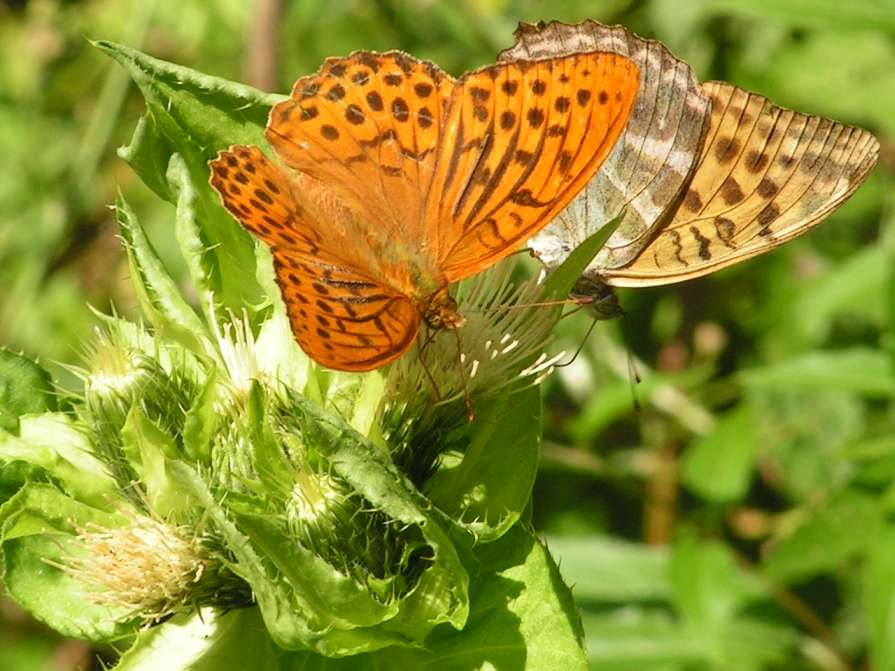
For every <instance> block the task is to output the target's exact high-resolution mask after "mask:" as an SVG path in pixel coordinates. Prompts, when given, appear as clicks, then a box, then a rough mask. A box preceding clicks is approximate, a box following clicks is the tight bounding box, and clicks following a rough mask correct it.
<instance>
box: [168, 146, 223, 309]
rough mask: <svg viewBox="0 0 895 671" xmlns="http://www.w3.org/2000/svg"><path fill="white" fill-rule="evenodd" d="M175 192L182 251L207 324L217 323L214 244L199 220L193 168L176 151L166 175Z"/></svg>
mask: <svg viewBox="0 0 895 671" xmlns="http://www.w3.org/2000/svg"><path fill="white" fill-rule="evenodd" d="M165 177H166V179H167V182H168V185H169V186H170V187H171V194H172V196H173V197H174V198H175V204H176V206H177V210H176V215H175V218H174V233H175V235H176V236H177V244H178V245H179V246H180V253H181V254H182V255H183V258H184V260H185V261H186V267H187V269H188V270H189V273H190V278H191V279H192V281H193V286H194V287H195V288H196V295H197V296H198V299H199V306H200V308H201V310H202V314H203V315H204V317H205V323H206V324H213V323H214V322H215V318H216V315H215V300H214V290H215V287H216V286H218V285H219V282H217V281H216V279H215V273H217V265H216V258H215V256H214V254H213V253H212V247H211V244H210V242H209V240H208V239H207V236H206V235H205V233H204V231H203V229H202V227H201V226H200V225H199V222H198V220H197V216H198V215H197V212H196V208H197V207H198V202H197V200H198V198H199V196H198V194H197V192H196V189H195V187H194V186H193V182H192V179H191V177H190V172H189V168H187V165H186V162H185V161H184V160H183V157H182V156H181V155H180V154H176V153H175V154H172V155H171V160H170V161H169V163H168V171H167V173H166V174H165Z"/></svg>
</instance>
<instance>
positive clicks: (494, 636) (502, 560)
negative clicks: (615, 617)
mask: <svg viewBox="0 0 895 671" xmlns="http://www.w3.org/2000/svg"><path fill="white" fill-rule="evenodd" d="M478 557H479V561H480V562H481V573H480V575H479V576H478V577H477V578H476V579H475V580H474V581H473V583H472V585H471V586H470V595H471V599H472V601H471V603H470V616H469V622H468V623H467V624H466V627H465V628H464V629H463V631H454V630H452V629H450V628H448V627H441V628H440V629H438V630H436V631H434V632H433V633H432V635H431V636H429V638H428V639H426V649H425V650H423V651H414V650H399V649H389V650H382V651H380V652H378V653H375V654H374V656H373V657H374V659H375V660H376V663H377V664H376V666H377V668H381V669H420V670H421V671H477V670H481V669H507V670H509V669H513V670H514V671H515V670H516V669H520V670H522V669H529V670H531V671H541V670H542V669H543V670H546V669H563V670H564V671H584V670H585V669H587V660H586V658H585V653H584V650H583V631H582V629H581V622H580V619H579V615H578V612H577V610H576V609H575V605H574V604H573V603H572V598H571V593H570V591H569V588H568V587H566V585H565V584H564V583H563V581H562V578H561V576H560V574H559V570H558V569H557V566H556V564H555V563H554V561H553V559H552V558H551V557H550V554H549V553H548V552H547V550H546V549H545V548H544V546H543V545H541V544H540V543H538V542H537V541H536V540H535V539H534V538H533V537H532V536H531V535H530V533H529V532H527V531H525V530H524V529H522V527H521V526H519V525H517V526H515V527H513V529H512V530H510V531H509V532H508V533H507V534H505V535H504V536H503V537H502V538H501V539H500V540H499V541H496V542H494V543H488V544H485V545H482V546H480V550H479V552H478Z"/></svg>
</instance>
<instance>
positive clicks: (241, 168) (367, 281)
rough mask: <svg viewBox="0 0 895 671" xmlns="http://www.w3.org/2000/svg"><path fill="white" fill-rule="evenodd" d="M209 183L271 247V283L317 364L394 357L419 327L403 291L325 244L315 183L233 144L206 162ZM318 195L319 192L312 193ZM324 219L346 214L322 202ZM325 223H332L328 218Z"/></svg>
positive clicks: (357, 367) (371, 362)
mask: <svg viewBox="0 0 895 671" xmlns="http://www.w3.org/2000/svg"><path fill="white" fill-rule="evenodd" d="M210 167H211V171H212V176H211V183H212V185H213V186H214V187H215V189H216V190H217V191H218V193H219V194H220V195H221V200H222V201H223V203H224V206H225V207H226V208H227V209H228V210H229V211H230V212H231V214H233V216H234V217H236V219H237V220H238V221H239V222H240V223H241V224H242V225H243V227H245V228H246V229H247V230H249V231H251V232H252V233H253V234H255V235H256V236H257V237H258V238H259V239H260V240H262V241H263V242H264V243H266V244H267V245H268V246H269V247H270V248H271V252H272V253H273V257H274V267H275V271H276V279H277V285H278V286H279V287H280V291H281V294H282V297H283V301H284V303H285V305H286V310H287V313H288V315H289V320H290V323H291V326H292V331H293V333H294V334H295V337H296V340H297V341H298V343H299V345H300V346H301V348H302V349H303V350H304V351H305V352H306V353H307V354H308V355H309V356H311V358H313V359H314V360H315V361H317V362H318V363H321V364H323V365H324V366H327V367H328V368H335V369H338V370H350V371H363V370H370V369H372V368H378V367H379V366H382V365H384V364H385V363H388V362H389V361H391V360H393V359H395V358H397V357H398V356H400V355H401V354H402V353H403V352H404V351H405V350H406V349H407V348H408V347H409V346H410V344H411V343H412V342H413V339H414V337H415V336H416V333H417V331H418V330H419V323H420V316H419V310H418V309H417V308H416V306H415V305H414V304H413V302H412V301H411V300H410V299H408V298H407V297H406V296H405V295H403V294H402V293H401V292H399V291H397V290H396V289H394V288H392V287H390V286H387V285H385V284H383V283H381V282H379V281H376V280H375V279H372V278H371V277H370V276H369V275H368V274H365V273H364V272H363V271H362V270H359V269H357V268H352V267H350V266H347V265H345V263H344V262H343V261H342V260H341V259H342V258H343V257H344V256H345V254H344V250H332V249H328V248H327V246H326V245H327V242H330V243H331V240H332V239H327V238H326V237H324V236H323V235H321V233H320V231H319V230H318V229H319V228H320V225H319V224H318V223H317V222H318V217H319V216H320V213H319V212H317V211H315V210H316V209H317V208H318V207H325V206H326V204H327V203H326V202H325V201H323V200H322V199H321V200H318V201H317V202H316V203H315V202H314V201H311V200H309V196H310V195H313V194H315V189H313V188H311V187H312V186H313V185H312V184H308V185H306V186H307V188H306V189H304V190H303V195H304V197H305V202H304V203H303V204H300V203H299V201H298V199H297V195H298V194H296V193H295V191H294V189H295V186H296V185H297V184H299V183H300V182H297V181H296V178H294V177H289V176H287V175H285V174H284V173H283V171H282V170H280V169H279V168H278V167H277V166H276V165H275V164H273V163H272V162H271V161H270V160H269V159H267V158H266V157H265V156H264V154H263V153H262V152H261V150H260V149H258V148H257V147H239V146H236V147H232V148H231V149H230V150H228V151H225V152H221V153H220V154H219V155H218V158H217V159H215V160H214V161H212V162H211V163H210ZM316 195H319V194H316ZM325 212H326V214H328V215H329V217H330V218H336V217H338V216H340V215H341V216H345V214H346V213H345V212H344V211H341V210H338V209H335V208H332V207H330V208H328V209H326V210H325ZM330 223H331V224H332V223H333V222H330Z"/></svg>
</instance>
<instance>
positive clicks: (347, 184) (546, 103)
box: [210, 52, 639, 371]
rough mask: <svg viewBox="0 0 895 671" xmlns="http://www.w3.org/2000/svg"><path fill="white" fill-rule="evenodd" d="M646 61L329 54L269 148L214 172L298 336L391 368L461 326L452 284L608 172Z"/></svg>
mask: <svg viewBox="0 0 895 671" xmlns="http://www.w3.org/2000/svg"><path fill="white" fill-rule="evenodd" d="M638 86H639V76H638V71H637V67H636V65H634V63H633V62H632V61H630V60H629V59H627V58H625V57H624V56H619V55H614V54H607V53H604V52H589V53H580V54H573V55H569V56H564V57H561V58H550V59H542V60H526V61H520V62H515V63H501V64H496V65H492V66H487V67H485V68H481V69H479V70H476V71H473V72H469V73H467V74H465V75H463V76H462V77H461V78H459V79H454V78H452V77H450V76H449V75H447V74H445V73H444V72H442V71H441V70H439V69H438V68H437V67H436V66H434V65H433V64H431V63H427V62H424V61H419V60H417V59H415V58H412V57H410V56H408V55H406V54H402V53H400V52H388V53H385V54H376V53H372V52H358V53H355V54H352V55H351V56H349V57H347V58H337V59H328V60H327V61H326V62H325V63H324V65H323V67H322V68H321V70H320V71H319V72H318V73H317V74H316V75H311V76H309V77H303V78H301V79H299V80H298V81H297V82H296V84H295V86H294V88H293V91H292V95H291V97H290V98H288V99H287V100H284V101H283V102H281V103H279V104H277V105H275V106H274V107H273V109H272V110H271V112H270V118H269V122H268V127H267V130H266V133H265V134H266V137H267V140H268V142H269V143H270V145H271V147H272V148H273V149H274V152H275V153H276V155H277V157H278V159H280V161H282V162H283V163H285V164H286V166H288V169H285V168H282V167H280V166H279V165H278V164H277V163H275V162H273V161H271V160H270V159H268V158H267V157H266V156H265V155H264V153H263V152H262V151H261V150H260V149H258V148H257V147H232V148H231V149H230V150H229V151H226V152H222V153H221V154H220V155H219V156H218V158H217V159H215V160H214V161H212V162H211V163H210V166H211V168H212V177H211V183H212V185H213V187H214V188H215V189H216V190H217V191H218V193H219V194H220V195H221V199H222V202H223V204H224V206H225V207H226V208H227V209H228V210H229V211H230V212H231V213H232V214H233V215H234V217H235V218H236V219H237V220H238V221H239V222H240V223H241V224H242V225H243V226H244V227H245V228H247V229H248V230H249V231H251V232H252V233H253V234H254V235H256V236H257V237H258V238H259V239H261V240H262V241H263V242H264V243H266V244H267V245H268V246H269V247H270V249H271V252H272V254H273V258H274V267H275V270H276V279H277V283H278V285H279V287H280V290H281V293H282V297H283V300H284V303H285V305H286V309H287V312H288V314H289V318H290V322H291V325H292V330H293V333H294V334H295V336H296V339H297V340H298V343H299V345H300V346H301V347H302V348H303V349H304V350H305V352H307V353H308V354H309V355H310V356H311V357H312V358H313V359H314V360H316V361H317V362H319V363H321V364H323V365H325V366H327V367H330V368H335V369H339V370H349V371H364V370H371V369H374V368H378V367H379V366H382V365H385V364H386V363H388V362H390V361H392V360H394V359H395V358H397V357H398V356H400V355H401V354H402V353H403V352H404V351H406V350H407V349H408V348H409V347H410V345H411V344H412V343H413V340H414V339H415V337H416V334H417V332H418V330H419V328H420V325H421V324H422V323H423V322H425V323H427V324H428V325H429V326H431V327H433V328H441V329H449V330H453V329H457V328H460V327H462V326H463V324H464V323H465V319H464V317H463V315H462V314H460V312H459V310H458V307H457V304H456V302H455V301H454V299H453V298H452V297H451V296H450V291H449V288H450V285H451V284H453V283H455V282H457V281H459V280H462V279H463V278H465V277H469V276H470V275H473V274H475V273H477V272H480V271H481V270H484V269H485V268H488V267H489V266H491V265H493V264H495V263H497V262H498V261H499V260H500V259H502V258H504V257H506V256H507V255H509V254H511V253H512V252H513V251H514V250H515V249H516V247H518V246H519V245H521V244H522V243H524V242H525V241H526V240H527V239H528V238H529V237H531V236H532V235H533V234H534V233H536V232H537V231H538V230H540V229H541V228H542V227H543V226H545V225H546V224H547V223H548V222H549V221H550V220H551V219H552V218H553V217H554V216H555V215H556V214H557V213H559V212H560V211H561V210H562V209H563V208H564V207H565V206H566V205H567V204H568V202H569V201H570V200H571V199H572V198H573V197H574V196H575V194H576V193H577V192H578V191H579V190H580V189H581V188H582V187H583V186H584V185H585V184H586V183H587V181H588V180H589V179H590V178H591V177H592V176H593V175H594V174H595V172H596V171H597V169H598V168H599V166H600V164H601V163H602V161H603V159H604V158H605V157H606V156H607V154H608V153H609V151H610V150H611V149H612V146H613V145H614V144H615V140H616V138H617V137H618V135H619V134H620V133H621V131H622V129H623V128H624V125H625V122H626V120H627V118H628V114H629V112H630V109H631V105H632V103H633V100H634V98H635V96H636V92H637V89H638Z"/></svg>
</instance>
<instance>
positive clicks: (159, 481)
mask: <svg viewBox="0 0 895 671" xmlns="http://www.w3.org/2000/svg"><path fill="white" fill-rule="evenodd" d="M121 439H122V449H123V451H124V453H125V454H126V455H127V458H128V461H129V462H130V464H131V466H132V467H133V469H134V471H135V472H136V473H137V474H138V475H139V477H140V484H141V486H142V487H144V488H145V492H146V498H147V500H148V501H149V504H150V508H151V509H152V511H153V512H154V513H155V514H156V515H158V516H159V517H161V518H163V519H168V518H170V516H172V515H177V514H179V513H184V512H186V511H188V510H191V509H192V508H193V506H194V505H195V501H193V500H192V499H191V498H190V497H189V496H187V495H185V494H184V492H183V490H182V489H181V488H180V487H179V486H178V485H177V483H176V482H175V481H173V479H172V478H171V475H170V473H169V472H168V464H169V463H170V460H171V459H175V458H177V457H178V456H179V455H178V450H177V446H176V445H175V444H174V440H173V439H172V438H171V436H169V435H167V434H166V433H165V432H164V431H162V430H161V429H160V428H159V427H158V425H157V424H155V422H153V421H152V420H151V419H149V418H148V417H147V416H146V415H145V413H144V412H143V410H142V409H141V407H140V406H139V405H135V406H133V407H132V408H131V409H130V411H129V412H128V414H127V421H126V422H125V423H124V427H123V428H122V429H121Z"/></svg>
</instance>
